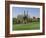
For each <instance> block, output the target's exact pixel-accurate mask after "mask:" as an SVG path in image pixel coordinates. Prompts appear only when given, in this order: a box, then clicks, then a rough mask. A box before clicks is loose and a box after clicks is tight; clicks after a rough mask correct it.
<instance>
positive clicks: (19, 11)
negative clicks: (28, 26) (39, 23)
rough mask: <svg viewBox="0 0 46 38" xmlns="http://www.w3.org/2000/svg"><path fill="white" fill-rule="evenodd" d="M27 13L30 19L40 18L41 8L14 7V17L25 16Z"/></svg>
mask: <svg viewBox="0 0 46 38" xmlns="http://www.w3.org/2000/svg"><path fill="white" fill-rule="evenodd" d="M24 11H25V13H27V11H28V15H29V16H30V17H33V16H35V17H40V8H28V7H12V17H13V18H14V17H17V16H18V15H19V14H21V15H23V14H24Z"/></svg>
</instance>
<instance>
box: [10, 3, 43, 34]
mask: <svg viewBox="0 0 46 38" xmlns="http://www.w3.org/2000/svg"><path fill="white" fill-rule="evenodd" d="M12 7H29V8H40V30H24V31H12ZM39 32H42V6H36V5H18V4H10V34H22V33H39Z"/></svg>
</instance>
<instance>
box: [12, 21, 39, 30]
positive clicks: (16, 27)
mask: <svg viewBox="0 0 46 38" xmlns="http://www.w3.org/2000/svg"><path fill="white" fill-rule="evenodd" d="M38 29H40V22H32V23H30V24H14V25H13V30H38Z"/></svg>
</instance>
